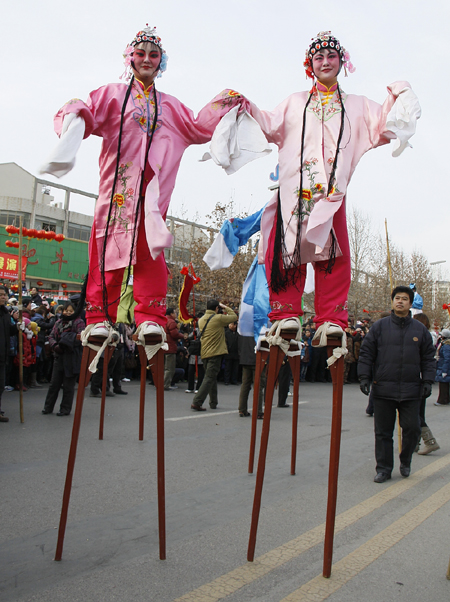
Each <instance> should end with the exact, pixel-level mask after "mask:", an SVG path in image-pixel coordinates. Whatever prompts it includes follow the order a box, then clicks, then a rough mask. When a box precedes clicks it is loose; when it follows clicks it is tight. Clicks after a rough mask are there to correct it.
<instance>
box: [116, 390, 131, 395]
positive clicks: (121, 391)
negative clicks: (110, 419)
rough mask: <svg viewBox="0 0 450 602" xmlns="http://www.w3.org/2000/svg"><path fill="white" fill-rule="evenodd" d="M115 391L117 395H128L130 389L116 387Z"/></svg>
mask: <svg viewBox="0 0 450 602" xmlns="http://www.w3.org/2000/svg"><path fill="white" fill-rule="evenodd" d="M114 393H115V394H116V395H128V391H123V390H122V389H114Z"/></svg>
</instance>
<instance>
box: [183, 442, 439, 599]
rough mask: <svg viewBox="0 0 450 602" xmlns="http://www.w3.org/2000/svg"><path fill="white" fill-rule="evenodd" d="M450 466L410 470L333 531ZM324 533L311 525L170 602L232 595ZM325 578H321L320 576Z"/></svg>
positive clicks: (347, 514) (344, 516)
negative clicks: (277, 545) (308, 528)
mask: <svg viewBox="0 0 450 602" xmlns="http://www.w3.org/2000/svg"><path fill="white" fill-rule="evenodd" d="M448 465H450V454H447V455H446V456H444V457H442V458H439V460H435V461H434V462H433V463H432V464H429V465H428V466H426V467H425V468H422V469H421V470H418V471H417V472H416V473H413V474H412V475H411V476H410V477H409V478H408V479H402V480H401V481H398V482H397V483H393V484H392V485H389V486H388V487H385V488H383V489H382V490H381V491H380V492H378V493H376V494H375V495H373V496H372V497H370V498H368V499H367V500H364V501H363V502H360V503H359V504H357V505H356V506H353V508H350V509H349V510H346V511H345V512H342V513H341V514H339V515H338V516H337V517H336V526H335V533H338V532H339V531H342V530H343V529H345V528H347V527H348V526H350V525H352V524H354V523H356V522H357V521H358V520H359V519H361V518H363V517H364V516H368V515H369V514H370V513H371V512H373V511H374V510H377V509H378V508H380V507H381V506H383V505H384V504H386V503H387V502H389V501H391V500H393V499H395V498H396V497H398V496H399V495H401V494H402V493H404V492H405V491H407V490H408V489H411V488H412V487H414V486H415V485H417V484H419V483H420V482H422V481H424V480H425V479H426V478H428V477H430V476H432V475H433V474H435V473H436V472H438V471H439V470H442V469H443V468H445V467H447V466H448ZM324 536H325V523H322V524H321V525H318V526H317V527H314V528H313V529H311V530H310V531H307V532H306V533H303V534H302V535H300V536H299V537H296V538H295V539H292V540H291V541H288V542H287V543H285V544H283V545H281V546H279V547H278V548H274V549H273V550H270V551H269V552H267V553H266V554H263V555H262V556H259V557H258V558H256V559H255V561H254V562H248V563H246V564H244V565H242V566H240V567H238V568H236V569H233V570H232V571H230V572H229V573H226V574H225V575H222V576H220V577H217V579H214V580H213V581H211V582H210V583H206V584H205V585H202V586H200V587H198V588H197V589H195V590H193V591H191V592H188V593H187V594H184V595H183V596H181V597H180V598H177V599H176V600H174V601H173V602H218V601H219V600H222V599H223V598H226V597H227V596H230V595H231V594H234V593H235V592H237V591H238V590H239V589H241V588H242V587H244V586H245V585H249V584H250V583H252V582H253V581H256V580H257V579H259V578H260V577H263V576H264V575H267V574H268V573H270V572H271V571H272V570H274V569H276V568H278V567H279V566H281V565H282V564H285V563H286V562H289V561H290V560H292V559H293V558H296V557H297V556H300V554H302V553H303V552H305V551H306V550H309V549H311V548H313V547H314V546H316V545H317V544H319V543H323V540H324ZM322 579H323V578H322ZM323 581H325V579H323Z"/></svg>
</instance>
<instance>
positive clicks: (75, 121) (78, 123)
mask: <svg viewBox="0 0 450 602" xmlns="http://www.w3.org/2000/svg"><path fill="white" fill-rule="evenodd" d="M84 131H85V122H84V119H83V118H82V117H77V115H76V114H75V113H69V114H67V115H66V116H65V117H64V122H63V127H62V131H61V138H60V139H59V142H58V144H57V145H56V147H55V148H54V149H53V151H52V153H51V154H50V156H49V157H47V160H46V161H45V163H44V164H43V165H42V166H41V167H40V169H39V173H40V174H45V173H47V174H50V175H52V176H56V177H57V178H61V177H62V176H65V175H66V174H67V173H69V171H71V170H72V169H73V167H74V165H75V157H76V154H77V152H78V149H79V148H80V145H81V142H82V141H83V137H84Z"/></svg>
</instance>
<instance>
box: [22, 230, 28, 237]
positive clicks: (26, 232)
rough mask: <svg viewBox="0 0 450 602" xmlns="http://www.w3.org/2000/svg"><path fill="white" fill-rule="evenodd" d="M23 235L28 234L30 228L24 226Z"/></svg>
mask: <svg viewBox="0 0 450 602" xmlns="http://www.w3.org/2000/svg"><path fill="white" fill-rule="evenodd" d="M22 236H25V237H26V236H28V228H22Z"/></svg>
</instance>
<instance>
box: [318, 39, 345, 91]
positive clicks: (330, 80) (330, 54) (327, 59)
mask: <svg viewBox="0 0 450 602" xmlns="http://www.w3.org/2000/svg"><path fill="white" fill-rule="evenodd" d="M312 66H313V71H314V75H315V76H316V77H317V79H318V80H319V81H320V83H321V84H323V85H324V86H326V87H327V88H330V87H331V86H333V85H334V84H335V83H336V82H337V76H338V73H339V71H340V70H341V59H340V57H339V54H338V52H337V51H336V50H334V49H333V48H330V49H329V48H324V49H323V50H320V51H319V52H317V54H315V55H314V56H313V59H312Z"/></svg>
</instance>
